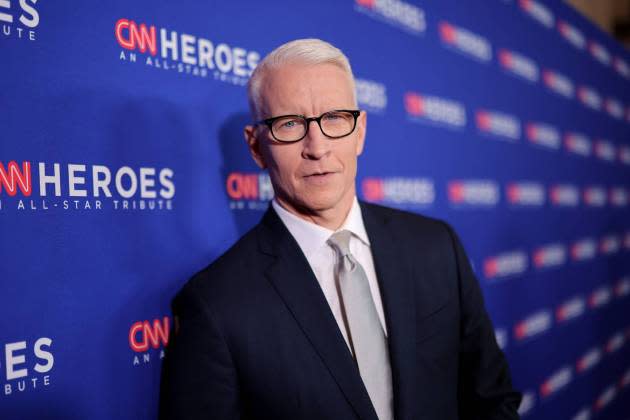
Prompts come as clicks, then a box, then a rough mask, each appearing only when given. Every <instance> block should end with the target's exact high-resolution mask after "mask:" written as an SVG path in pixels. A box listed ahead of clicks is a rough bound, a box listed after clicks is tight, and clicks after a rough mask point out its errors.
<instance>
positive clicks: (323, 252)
mask: <svg viewBox="0 0 630 420" xmlns="http://www.w3.org/2000/svg"><path fill="white" fill-rule="evenodd" d="M271 205H272V207H273V209H274V210H275V211H276V213H277V214H278V216H279V217H280V219H281V220H282V222H283V223H284V225H285V226H286V227H287V229H288V230H289V232H290V233H291V235H293V237H294V238H295V240H296V241H297V243H298V245H299V246H300V249H301V250H302V252H303V253H304V255H305V256H306V259H307V261H308V263H309V265H310V266H311V269H312V270H313V273H315V277H316V278H317V281H318V282H319V285H320V287H321V288H322V291H323V292H324V296H326V300H327V301H328V305H329V306H330V310H331V311H332V313H333V315H334V316H335V320H337V325H338V326H339V329H340V330H341V333H342V334H343V338H344V339H345V340H346V344H347V345H348V348H350V342H349V340H348V332H347V331H346V327H345V324H344V322H343V317H342V315H341V306H340V303H339V294H338V292H337V287H336V286H335V258H336V253H335V250H334V249H333V248H332V247H331V246H330V245H328V244H327V243H326V241H327V240H328V239H329V238H330V236H331V235H332V234H333V233H335V231H333V230H330V229H327V228H325V227H323V226H319V225H316V224H315V223H311V222H309V221H307V220H304V219H301V218H299V217H297V216H296V215H294V214H292V213H289V212H288V211H287V210H285V209H284V208H283V207H282V206H281V205H280V204H279V203H278V202H277V201H276V200H275V199H274V200H273V201H272V202H271ZM338 230H349V231H350V232H351V233H352V237H351V238H350V252H351V253H352V255H353V256H354V258H356V260H357V261H358V262H359V263H360V264H361V265H362V266H363V270H364V271H365V274H366V275H367V278H368V282H369V284H370V292H371V293H372V299H373V300H374V305H375V306H376V312H377V313H378V318H379V320H380V321H381V325H382V326H383V331H384V332H385V335H387V327H386V326H385V316H384V315H383V304H382V301H381V292H380V290H379V287H378V281H377V280H376V271H375V270H374V259H373V258H372V252H371V250H370V240H369V238H368V236H367V232H366V231H365V226H364V225H363V217H362V215H361V208H360V207H359V202H358V200H357V198H356V197H355V198H354V202H353V203H352V207H351V208H350V212H349V213H348V217H347V218H346V220H345V221H344V222H343V224H342V225H341V227H340V228H339V229H338ZM351 350H352V349H351Z"/></svg>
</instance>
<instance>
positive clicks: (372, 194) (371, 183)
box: [362, 178, 385, 201]
mask: <svg viewBox="0 0 630 420" xmlns="http://www.w3.org/2000/svg"><path fill="white" fill-rule="evenodd" d="M362 186H363V197H364V198H365V199H366V200H368V201H380V200H382V199H383V198H384V197H385V192H384V191H383V181H381V180H380V179H376V178H366V179H364V180H363V184H362Z"/></svg>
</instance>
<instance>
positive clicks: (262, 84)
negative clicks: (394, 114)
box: [162, 39, 520, 420]
mask: <svg viewBox="0 0 630 420" xmlns="http://www.w3.org/2000/svg"><path fill="white" fill-rule="evenodd" d="M248 95H249V100H250V107H251V112H252V116H253V120H254V121H256V122H255V123H254V124H252V125H250V126H247V127H246V128H245V138H246V140H247V144H248V146H249V150H250V152H251V155H252V157H253V158H254V160H255V161H256V163H257V164H258V165H259V166H260V167H261V168H264V169H267V170H268V171H269V176H270V178H271V182H272V184H273V187H274V192H275V198H274V200H273V202H272V204H271V206H270V208H269V209H268V210H267V212H266V214H265V215H264V216H263V219H262V221H261V222H260V224H258V225H257V226H256V227H255V228H254V229H252V230H251V231H250V232H249V233H247V234H246V235H245V236H243V237H242V238H241V239H240V240H239V241H238V242H237V243H236V244H235V245H234V246H233V247H232V248H231V249H230V250H229V251H227V252H226V253H225V254H224V255H223V256H221V257H220V258H219V259H218V260H217V261H215V262H214V263H212V264H211V265H210V266H209V267H207V268H206V269H205V270H203V271H201V272H200V273H198V274H197V275H196V276H194V277H193V278H192V279H191V280H190V281H189V282H188V284H186V286H185V287H184V288H183V289H182V291H181V292H180V293H179V294H178V296H177V297H176V299H175V300H174V304H173V311H174V314H175V317H176V327H175V334H174V335H173V337H172V339H171V347H170V348H169V352H168V354H167V357H166V359H165V365H164V376H163V384H162V403H163V411H162V412H163V414H165V415H167V416H169V415H170V418H177V419H370V420H376V419H380V420H386V419H394V418H395V419H440V420H442V419H457V418H460V419H484V420H487V419H515V418H518V415H517V413H516V410H517V407H518V404H519V401H520V395H519V394H518V393H517V392H515V391H513V389H512V386H511V383H510V378H509V372H508V366H507V364H506V361H505V359H504V356H503V354H502V352H501V351H500V350H499V348H498V346H497V344H496V341H495V338H494V329H493V327H492V325H491V322H490V320H489V318H488V315H487V314H486V311H485V309H484V306H483V300H482V296H481V293H480V290H479V287H478V284H477V281H476V279H475V277H474V275H473V273H472V271H471V268H470V266H469V263H468V259H467V257H466V255H465V253H464V250H463V248H462V246H461V244H460V242H459V240H458V239H457V237H456V235H455V234H454V232H453V231H452V230H451V228H450V227H449V226H448V225H446V224H445V223H443V222H440V221H437V220H433V219H429V218H426V217H422V216H418V215H413V214H410V213H406V212H402V211H397V210H393V209H387V208H384V207H380V206H375V205H370V204H367V203H359V202H358V201H357V198H356V194H355V177H356V172H357V157H358V156H359V155H360V154H361V152H362V150H363V145H364V140H365V133H366V113H365V112H364V111H359V110H357V103H356V97H355V93H354V79H353V76H352V70H351V68H350V65H349V63H348V60H347V58H346V57H345V56H344V55H343V53H342V52H341V51H339V50H338V49H337V48H335V47H333V46H332V45H330V44H328V43H325V42H323V41H320V40H313V39H306V40H297V41H293V42H289V43H287V44H285V45H282V46H281V47H279V48H277V49H276V50H275V51H273V52H272V53H270V54H269V55H268V56H267V57H266V58H265V59H264V60H262V61H261V63H260V64H259V66H258V67H257V68H256V70H255V71H254V73H253V75H252V77H251V79H250V82H249V86H248Z"/></svg>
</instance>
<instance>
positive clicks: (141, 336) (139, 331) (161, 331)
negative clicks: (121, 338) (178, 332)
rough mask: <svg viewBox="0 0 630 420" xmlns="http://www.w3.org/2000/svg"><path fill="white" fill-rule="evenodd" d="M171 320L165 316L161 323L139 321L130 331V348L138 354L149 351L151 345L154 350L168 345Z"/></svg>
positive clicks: (156, 321)
mask: <svg viewBox="0 0 630 420" xmlns="http://www.w3.org/2000/svg"><path fill="white" fill-rule="evenodd" d="M170 324H171V320H170V318H169V317H167V316H165V317H164V318H162V320H161V321H160V320H159V319H154V320H153V324H151V323H150V322H149V321H138V322H136V323H134V324H133V325H132V326H131V328H130V329H129V346H131V349H132V350H133V351H135V352H137V353H143V352H145V351H147V350H149V345H150V346H151V347H153V348H154V349H157V348H159V347H160V346H166V345H167V344H168V337H169V333H170Z"/></svg>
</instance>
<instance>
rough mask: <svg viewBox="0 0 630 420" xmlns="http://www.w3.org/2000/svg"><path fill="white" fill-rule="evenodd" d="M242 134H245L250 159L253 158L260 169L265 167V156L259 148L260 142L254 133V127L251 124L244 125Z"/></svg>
mask: <svg viewBox="0 0 630 420" xmlns="http://www.w3.org/2000/svg"><path fill="white" fill-rule="evenodd" d="M243 135H244V136H245V141H246V142H247V147H248V148H249V153H250V154H251V155H252V159H254V161H255V162H256V165H258V167H259V168H260V169H265V168H266V167H267V164H266V163H265V158H264V156H263V154H262V151H261V150H260V148H261V144H260V140H259V139H258V136H257V135H256V127H255V126H253V125H247V126H245V129H244V130H243Z"/></svg>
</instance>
